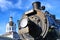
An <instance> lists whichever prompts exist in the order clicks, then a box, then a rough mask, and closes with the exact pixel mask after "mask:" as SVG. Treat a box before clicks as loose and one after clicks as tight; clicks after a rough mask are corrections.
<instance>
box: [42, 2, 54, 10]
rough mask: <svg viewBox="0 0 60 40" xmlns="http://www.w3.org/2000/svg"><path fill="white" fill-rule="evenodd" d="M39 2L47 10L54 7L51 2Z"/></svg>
mask: <svg viewBox="0 0 60 40" xmlns="http://www.w3.org/2000/svg"><path fill="white" fill-rule="evenodd" d="M41 4H42V5H43V6H45V7H46V9H47V10H51V9H53V8H54V6H53V5H52V4H50V3H47V2H42V3H41Z"/></svg>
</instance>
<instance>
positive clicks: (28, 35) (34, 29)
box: [18, 2, 58, 40]
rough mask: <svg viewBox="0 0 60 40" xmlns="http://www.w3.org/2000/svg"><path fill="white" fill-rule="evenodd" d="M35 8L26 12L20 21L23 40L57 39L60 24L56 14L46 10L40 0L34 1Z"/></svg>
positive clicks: (20, 32)
mask: <svg viewBox="0 0 60 40" xmlns="http://www.w3.org/2000/svg"><path fill="white" fill-rule="evenodd" d="M32 5H33V9H32V10H29V11H27V12H25V14H24V15H23V17H22V18H21V20H20V21H19V23H18V27H19V30H18V32H19V35H20V39H21V40H56V39H57V37H58V35H57V32H56V30H57V28H58V24H57V23H56V22H55V16H54V15H52V14H50V13H49V12H48V11H45V12H43V10H45V6H41V3H40V2H34V3H32Z"/></svg>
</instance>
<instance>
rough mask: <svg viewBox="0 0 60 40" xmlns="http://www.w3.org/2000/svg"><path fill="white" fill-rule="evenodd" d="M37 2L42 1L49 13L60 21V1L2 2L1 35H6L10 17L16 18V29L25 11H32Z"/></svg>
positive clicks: (0, 8)
mask: <svg viewBox="0 0 60 40" xmlns="http://www.w3.org/2000/svg"><path fill="white" fill-rule="evenodd" d="M35 1H40V2H41V4H42V5H45V6H46V10H47V11H49V12H50V13H51V14H55V15H56V18H57V19H60V0H0V34H4V33H5V30H6V24H7V22H8V21H9V17H10V16H12V17H13V18H14V22H15V23H16V27H18V26H17V20H18V19H20V18H21V17H22V15H23V14H24V12H25V11H28V10H30V9H32V3H33V2H35ZM17 30H18V29H17Z"/></svg>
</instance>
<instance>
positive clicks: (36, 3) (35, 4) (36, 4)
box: [32, 2, 41, 10]
mask: <svg viewBox="0 0 60 40" xmlns="http://www.w3.org/2000/svg"><path fill="white" fill-rule="evenodd" d="M32 5H33V9H34V10H35V9H40V7H41V3H40V2H34V3H32Z"/></svg>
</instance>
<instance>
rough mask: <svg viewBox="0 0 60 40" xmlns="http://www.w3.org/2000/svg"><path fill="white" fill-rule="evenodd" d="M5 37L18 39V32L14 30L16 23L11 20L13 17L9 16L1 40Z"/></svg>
mask: <svg viewBox="0 0 60 40" xmlns="http://www.w3.org/2000/svg"><path fill="white" fill-rule="evenodd" d="M3 37H4V38H5V39H7V38H8V39H9V38H10V39H12V40H13V39H14V40H19V39H20V37H19V35H18V33H17V32H16V24H15V23H14V22H13V17H10V18H9V22H8V23H7V24H6V33H5V34H3V35H2V40H5V39H4V38H3Z"/></svg>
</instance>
